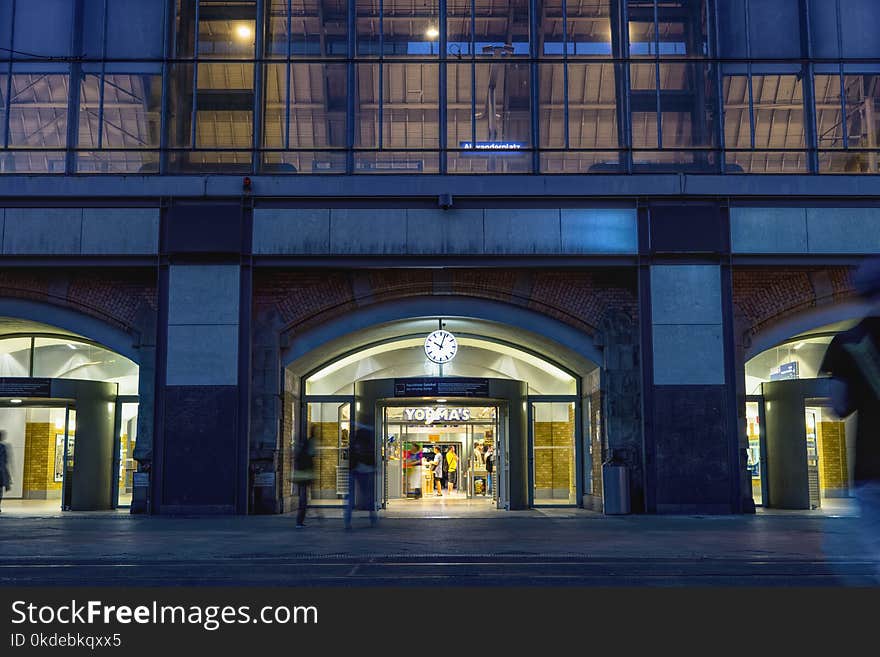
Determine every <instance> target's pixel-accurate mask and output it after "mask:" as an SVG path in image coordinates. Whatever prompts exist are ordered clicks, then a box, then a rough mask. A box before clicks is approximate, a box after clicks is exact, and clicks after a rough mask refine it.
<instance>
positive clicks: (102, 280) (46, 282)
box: [0, 269, 158, 330]
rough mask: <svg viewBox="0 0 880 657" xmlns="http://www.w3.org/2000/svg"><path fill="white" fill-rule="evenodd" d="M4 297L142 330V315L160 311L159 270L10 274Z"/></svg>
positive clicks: (2, 275) (4, 278) (0, 281)
mask: <svg viewBox="0 0 880 657" xmlns="http://www.w3.org/2000/svg"><path fill="white" fill-rule="evenodd" d="M0 297H10V298H18V299H30V300H34V301H41V302H46V303H52V304H55V305H60V306H64V307H68V308H70V309H72V310H76V311H78V312H82V313H84V314H86V315H90V316H92V317H95V318H97V319H100V320H101V321H104V322H107V323H108V324H112V325H113V326H117V327H119V328H122V329H124V330H130V329H132V328H141V327H140V325H141V324H142V323H143V317H142V315H143V314H144V313H145V312H147V313H149V312H155V311H156V309H157V307H158V302H157V291H156V273H155V270H139V269H138V270H134V269H132V270H129V269H122V270H120V269H114V270H112V271H107V272H104V271H97V272H96V271H85V270H83V271H80V270H75V269H66V270H64V271H61V270H57V269H51V270H46V269H42V270H39V271H37V270H14V271H11V270H7V271H3V272H0Z"/></svg>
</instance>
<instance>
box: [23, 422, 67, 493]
mask: <svg viewBox="0 0 880 657" xmlns="http://www.w3.org/2000/svg"><path fill="white" fill-rule="evenodd" d="M56 433H58V432H57V430H56V429H55V425H54V424H53V423H52V422H28V423H27V424H26V425H25V448H24V475H23V477H22V497H24V498H25V499H51V498H53V497H58V496H59V495H60V491H61V482H60V481H59V482H56V481H55V434H56Z"/></svg>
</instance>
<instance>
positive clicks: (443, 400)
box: [437, 399, 446, 404]
mask: <svg viewBox="0 0 880 657" xmlns="http://www.w3.org/2000/svg"><path fill="white" fill-rule="evenodd" d="M437 403H438V404H445V403H446V400H445V399H438V400H437Z"/></svg>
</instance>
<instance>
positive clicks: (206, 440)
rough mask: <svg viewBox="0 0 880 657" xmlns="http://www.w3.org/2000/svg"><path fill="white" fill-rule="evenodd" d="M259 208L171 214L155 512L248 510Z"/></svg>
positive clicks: (163, 290) (162, 278)
mask: <svg viewBox="0 0 880 657" xmlns="http://www.w3.org/2000/svg"><path fill="white" fill-rule="evenodd" d="M251 212H252V211H251V210H250V209H249V208H247V207H245V206H244V205H243V204H239V203H213V204H208V203H202V202H180V203H176V204H173V205H172V206H171V207H170V208H169V209H168V211H167V212H166V214H165V215H164V216H163V222H164V225H163V231H162V236H163V237H162V244H161V250H162V254H163V260H164V262H163V264H162V265H161V266H160V275H159V345H158V346H159V354H158V358H157V360H158V362H159V367H158V375H157V383H156V387H157V395H156V397H157V411H156V418H157V421H156V432H155V444H154V450H153V456H154V463H153V469H152V485H153V511H154V512H158V513H163V514H176V513H240V514H243V513H247V510H248V506H249V496H250V484H251V482H250V480H249V476H248V456H249V454H248V447H249V445H248V433H249V428H250V427H249V415H250V397H249V388H250V358H251V352H250V329H251V319H250V317H251V298H252V277H251V269H250V266H249V259H248V257H247V255H246V254H247V253H249V251H250V237H249V235H250V232H251V231H250V227H249V226H250V217H251ZM243 255H244V257H242V256H243Z"/></svg>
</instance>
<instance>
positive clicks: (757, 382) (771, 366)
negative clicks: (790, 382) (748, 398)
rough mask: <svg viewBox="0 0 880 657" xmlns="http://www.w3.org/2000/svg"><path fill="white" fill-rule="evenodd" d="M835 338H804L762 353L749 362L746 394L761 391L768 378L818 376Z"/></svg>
mask: <svg viewBox="0 0 880 657" xmlns="http://www.w3.org/2000/svg"><path fill="white" fill-rule="evenodd" d="M831 339H832V336H818V337H804V338H803V339H798V340H792V341H789V342H786V343H784V344H781V345H779V346H777V347H773V348H771V349H768V350H767V351H764V352H761V353H760V354H758V355H757V356H755V357H754V358H752V359H751V360H749V361H748V362H747V363H746V368H745V371H746V394H749V395H759V394H761V384H762V383H766V382H768V381H779V380H783V379H813V378H816V377H817V376H819V367H820V365H821V364H822V359H823V358H824V357H825V352H826V351H827V350H828V345H829V344H830V343H831Z"/></svg>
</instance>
